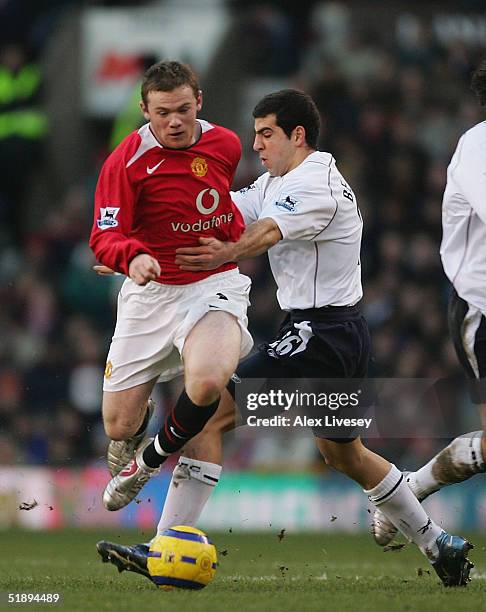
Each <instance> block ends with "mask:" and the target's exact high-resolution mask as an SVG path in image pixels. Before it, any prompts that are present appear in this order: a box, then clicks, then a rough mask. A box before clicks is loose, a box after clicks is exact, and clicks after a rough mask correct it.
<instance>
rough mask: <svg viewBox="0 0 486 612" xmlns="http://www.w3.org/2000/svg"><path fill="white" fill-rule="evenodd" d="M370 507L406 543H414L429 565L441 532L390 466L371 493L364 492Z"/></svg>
mask: <svg viewBox="0 0 486 612" xmlns="http://www.w3.org/2000/svg"><path fill="white" fill-rule="evenodd" d="M365 493H366V495H368V499H369V500H370V502H371V503H372V504H374V505H375V506H377V507H379V508H380V510H381V511H382V512H383V514H384V515H385V516H386V517H387V518H388V519H390V521H391V522H392V523H393V524H394V525H395V527H397V528H398V529H399V530H400V531H401V532H402V533H403V534H404V535H405V536H406V537H407V538H408V539H409V540H411V541H412V542H414V543H415V544H416V545H417V546H418V547H419V548H420V550H421V551H422V552H423V553H424V555H426V556H427V557H428V559H429V560H430V561H433V560H434V559H436V558H437V556H438V553H439V550H438V548H437V544H436V540H437V537H438V536H439V535H440V534H441V532H442V529H441V527H439V526H438V525H436V524H435V523H434V522H433V521H432V519H431V518H430V517H429V516H428V514H427V513H426V512H425V510H424V509H423V508H422V506H421V505H420V502H419V501H418V499H417V498H416V497H415V495H414V494H413V493H412V491H411V490H410V489H409V488H408V486H407V484H406V482H405V478H404V476H403V474H402V473H401V472H400V470H398V469H397V468H396V467H395V466H394V465H393V464H392V466H391V468H390V471H389V472H388V474H387V475H386V476H385V478H383V480H382V481H381V482H379V483H378V484H377V485H376V486H375V487H373V489H370V490H369V491H365Z"/></svg>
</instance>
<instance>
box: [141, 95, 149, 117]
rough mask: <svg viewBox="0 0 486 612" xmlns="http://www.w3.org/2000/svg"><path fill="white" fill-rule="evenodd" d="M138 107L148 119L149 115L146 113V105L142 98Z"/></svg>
mask: <svg viewBox="0 0 486 612" xmlns="http://www.w3.org/2000/svg"><path fill="white" fill-rule="evenodd" d="M140 109H141V110H142V113H143V116H144V117H145V119H147V121H148V120H149V119H150V115H149V114H148V108H147V105H146V104H145V102H144V101H143V100H140Z"/></svg>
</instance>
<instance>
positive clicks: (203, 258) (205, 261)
mask: <svg viewBox="0 0 486 612" xmlns="http://www.w3.org/2000/svg"><path fill="white" fill-rule="evenodd" d="M199 244H200V246H196V247H181V248H180V249H176V258H175V262H176V264H177V265H178V266H179V268H180V269H181V270H189V271H191V272H198V271H200V270H214V269H215V268H219V266H221V265H223V264H224V263H226V262H228V261H232V260H233V258H232V246H233V242H221V240H218V239H217V238H199Z"/></svg>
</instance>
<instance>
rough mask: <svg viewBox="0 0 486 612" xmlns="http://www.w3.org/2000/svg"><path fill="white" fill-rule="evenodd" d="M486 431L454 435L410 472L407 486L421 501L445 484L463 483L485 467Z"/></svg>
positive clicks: (485, 468)
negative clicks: (483, 442)
mask: <svg viewBox="0 0 486 612" xmlns="http://www.w3.org/2000/svg"><path fill="white" fill-rule="evenodd" d="M483 434H484V432H482V431H473V432H471V433H467V434H464V435H462V436H461V437H460V438H455V439H454V440H452V442H451V443H450V444H449V446H446V447H445V448H444V449H443V450H441V451H440V453H438V454H437V455H435V457H433V458H432V459H431V460H430V461H429V462H428V463H427V464H426V465H424V466H423V467H421V468H420V469H419V470H417V471H416V472H411V473H410V474H408V475H407V483H408V486H409V487H410V488H411V489H412V491H413V492H414V494H415V495H416V497H418V499H419V500H420V501H422V500H423V499H425V498H426V497H428V496H429V495H430V494H431V493H435V491H438V490H439V489H441V488H442V487H446V486H448V485H451V484H454V483H456V482H462V481H463V480H467V479H468V478H471V476H474V474H479V473H480V472H484V471H485V470H486V464H485V460H484V457H483V453H482V451H481V438H482V437H483Z"/></svg>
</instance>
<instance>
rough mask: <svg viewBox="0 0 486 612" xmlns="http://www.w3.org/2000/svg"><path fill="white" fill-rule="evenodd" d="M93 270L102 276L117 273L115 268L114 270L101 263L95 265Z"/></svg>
mask: <svg viewBox="0 0 486 612" xmlns="http://www.w3.org/2000/svg"><path fill="white" fill-rule="evenodd" d="M93 270H94V271H95V272H96V274H99V275H100V276H111V275H113V274H115V271H114V270H112V269H111V268H109V267H108V266H102V265H101V264H98V265H96V266H93Z"/></svg>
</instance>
